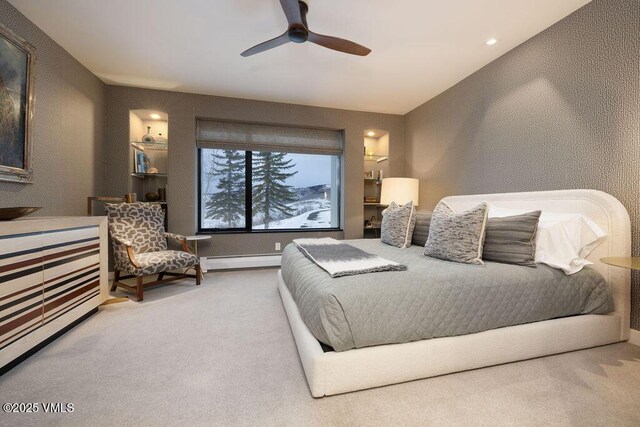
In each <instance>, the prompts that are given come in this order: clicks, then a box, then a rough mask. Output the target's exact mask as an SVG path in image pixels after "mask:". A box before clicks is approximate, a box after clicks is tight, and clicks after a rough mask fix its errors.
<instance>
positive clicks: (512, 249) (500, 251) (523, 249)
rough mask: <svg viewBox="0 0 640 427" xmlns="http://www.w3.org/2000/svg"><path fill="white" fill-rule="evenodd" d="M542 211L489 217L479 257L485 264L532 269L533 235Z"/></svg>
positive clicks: (534, 252)
mask: <svg viewBox="0 0 640 427" xmlns="http://www.w3.org/2000/svg"><path fill="white" fill-rule="evenodd" d="M541 213H542V212H541V211H533V212H528V213H525V214H522V215H514V216H507V217H503V218H489V220H488V221H487V229H486V231H485V239H484V248H483V250H482V258H483V259H485V260H487V261H496V262H504V263H507V264H517V265H526V266H529V267H535V266H536V263H535V259H536V233H537V231H538V221H539V220H540V214H541Z"/></svg>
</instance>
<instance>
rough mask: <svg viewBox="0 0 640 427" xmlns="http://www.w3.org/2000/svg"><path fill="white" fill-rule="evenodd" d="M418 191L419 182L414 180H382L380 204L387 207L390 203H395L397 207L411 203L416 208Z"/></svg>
mask: <svg viewBox="0 0 640 427" xmlns="http://www.w3.org/2000/svg"><path fill="white" fill-rule="evenodd" d="M419 190H420V181H418V180H417V179H416V178H384V179H383V180H382V191H381V194H380V203H381V204H383V205H388V204H390V203H391V202H396V203H397V204H399V205H404V204H406V203H409V202H413V205H414V206H418V202H419V200H418V192H419Z"/></svg>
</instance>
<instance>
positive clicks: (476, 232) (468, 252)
mask: <svg viewBox="0 0 640 427" xmlns="http://www.w3.org/2000/svg"><path fill="white" fill-rule="evenodd" d="M487 210H488V205H487V204H486V203H481V204H479V205H478V206H476V207H475V208H473V209H470V210H468V211H466V212H463V213H461V214H456V213H455V212H454V211H453V209H451V208H450V207H449V206H448V205H447V204H446V203H445V202H442V201H441V202H440V203H438V206H436V208H435V209H434V210H433V214H432V216H431V224H430V225H429V237H428V238H427V244H426V245H425V247H424V254H425V255H426V256H430V257H432V258H440V259H444V260H447V261H454V262H461V263H465V264H484V263H483V262H482V244H483V243H484V230H485V227H486V224H487Z"/></svg>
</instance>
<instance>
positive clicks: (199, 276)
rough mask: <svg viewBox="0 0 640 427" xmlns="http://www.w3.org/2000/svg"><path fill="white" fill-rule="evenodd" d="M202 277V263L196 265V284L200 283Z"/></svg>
mask: <svg viewBox="0 0 640 427" xmlns="http://www.w3.org/2000/svg"><path fill="white" fill-rule="evenodd" d="M201 277H202V271H201V270H200V264H198V265H196V286H198V285H199V284H200V278H201Z"/></svg>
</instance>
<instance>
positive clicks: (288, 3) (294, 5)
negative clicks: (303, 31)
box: [280, 0, 305, 27]
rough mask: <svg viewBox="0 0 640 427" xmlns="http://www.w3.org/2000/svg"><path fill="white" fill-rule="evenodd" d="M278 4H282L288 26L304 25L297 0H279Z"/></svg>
mask: <svg viewBox="0 0 640 427" xmlns="http://www.w3.org/2000/svg"><path fill="white" fill-rule="evenodd" d="M280 5H281V6H282V10H284V14H285V15H286V16H287V22H289V27H291V26H294V25H295V26H305V25H304V23H303V22H302V15H301V14H300V4H299V3H298V0H280Z"/></svg>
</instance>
